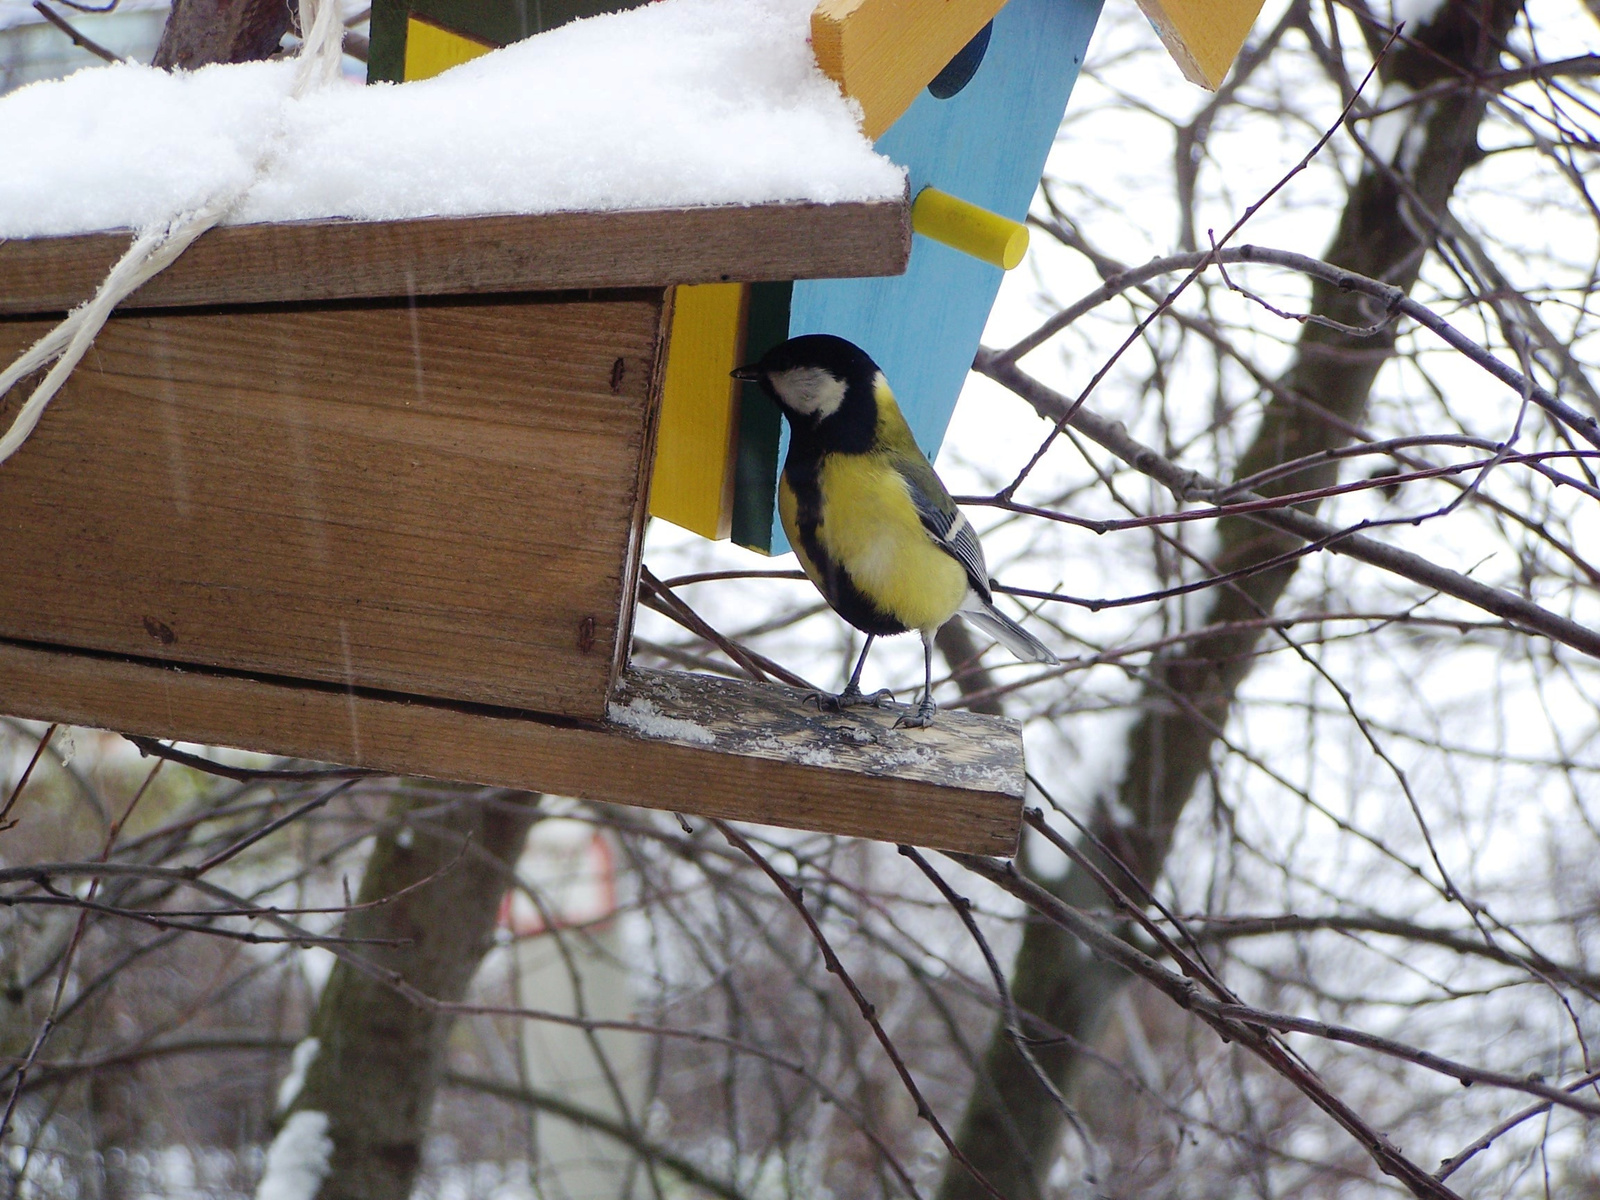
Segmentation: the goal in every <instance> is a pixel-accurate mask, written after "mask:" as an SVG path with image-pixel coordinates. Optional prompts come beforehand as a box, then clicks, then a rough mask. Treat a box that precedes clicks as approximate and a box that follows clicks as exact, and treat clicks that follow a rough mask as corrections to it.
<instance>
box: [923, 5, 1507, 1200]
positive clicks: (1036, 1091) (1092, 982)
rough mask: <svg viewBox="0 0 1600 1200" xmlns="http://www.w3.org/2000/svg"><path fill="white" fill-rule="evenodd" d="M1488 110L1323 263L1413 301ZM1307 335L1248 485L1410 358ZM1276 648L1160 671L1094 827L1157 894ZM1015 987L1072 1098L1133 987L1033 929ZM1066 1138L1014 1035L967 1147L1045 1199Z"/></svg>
mask: <svg viewBox="0 0 1600 1200" xmlns="http://www.w3.org/2000/svg"><path fill="white" fill-rule="evenodd" d="M1520 10H1521V0H1449V2H1447V3H1445V4H1444V5H1443V6H1441V7H1440V8H1439V10H1438V11H1437V13H1435V14H1434V16H1433V19H1432V20H1431V21H1429V22H1428V23H1427V24H1425V25H1420V26H1418V27H1412V28H1408V29H1407V30H1406V34H1407V37H1408V38H1409V39H1410V40H1409V41H1407V42H1397V43H1396V44H1395V47H1394V49H1393V50H1392V51H1391V53H1390V55H1389V57H1388V58H1387V59H1386V60H1385V61H1384V62H1383V64H1382V66H1381V68H1380V78H1381V79H1382V80H1383V81H1384V83H1386V84H1387V83H1401V84H1405V85H1406V86H1408V87H1410V88H1411V89H1413V90H1421V89H1422V88H1424V87H1427V86H1429V85H1430V84H1435V83H1439V82H1442V81H1447V80H1451V79H1457V80H1470V79H1471V78H1472V77H1473V76H1475V75H1478V74H1480V73H1483V72H1486V71H1490V70H1492V69H1493V68H1494V67H1495V65H1496V63H1497V61H1498V55H1499V48H1500V46H1501V45H1502V43H1503V40H1504V37H1505V35H1506V33H1507V31H1508V30H1509V29H1510V27H1511V25H1512V22H1513V21H1514V20H1515V18H1516V16H1517V14H1518V13H1519V12H1520ZM1486 106H1487V99H1486V96H1485V95H1484V94H1483V93H1482V92H1476V91H1473V90H1471V87H1470V83H1463V86H1462V88H1461V90H1460V91H1458V92H1455V93H1452V94H1450V95H1448V96H1446V97H1445V98H1443V99H1441V100H1439V101H1436V102H1434V103H1433V104H1432V105H1431V106H1426V107H1419V108H1417V109H1414V110H1411V111H1413V112H1415V113H1416V117H1415V120H1416V122H1417V129H1418V131H1419V132H1418V134H1417V135H1415V136H1418V137H1420V138H1421V144H1420V147H1418V152H1417V153H1415V154H1414V155H1411V154H1408V153H1406V152H1405V151H1402V155H1401V159H1402V161H1401V163H1400V164H1399V165H1397V166H1396V167H1395V170H1394V173H1393V175H1391V174H1389V173H1386V172H1383V171H1379V170H1375V169H1373V168H1372V167H1370V166H1369V167H1368V169H1367V170H1365V171H1364V172H1363V174H1362V175H1361V178H1360V179H1359V180H1358V181H1357V182H1356V184H1355V185H1354V186H1353V187H1352V189H1351V191H1350V195H1349V198H1348V200H1347V203H1346V206H1345V210H1344V213H1343V217H1342V219H1341V221H1340V223H1339V228H1338V232H1337V233H1336V234H1335V235H1334V238H1333V242H1332V244H1331V245H1330V246H1329V248H1328V250H1327V252H1326V254H1325V256H1324V257H1326V258H1327V259H1328V261H1330V262H1333V263H1337V264H1339V265H1341V266H1345V267H1348V268H1349V269H1351V270H1353V271H1357V272H1360V273H1361V274H1364V275H1369V276H1373V277H1376V278H1380V279H1386V280H1388V281H1389V282H1391V283H1394V284H1396V285H1398V286H1400V287H1402V288H1405V289H1406V290H1408V291H1409V290H1410V289H1411V287H1412V286H1413V285H1414V284H1415V282H1416V279H1417V274H1418V271H1419V269H1420V267H1421V261H1422V256H1423V254H1424V252H1425V251H1426V250H1427V248H1428V246H1429V245H1431V243H1432V240H1433V234H1434V231H1435V230H1436V229H1437V227H1438V226H1437V220H1438V216H1439V214H1442V213H1443V212H1444V210H1445V206H1446V204H1447V202H1448V200H1449V198H1450V195H1451V193H1452V192H1453V191H1454V190H1455V187H1456V184H1457V182H1458V181H1459V179H1460V178H1461V175H1462V172H1463V171H1464V170H1465V169H1466V168H1467V167H1468V166H1469V165H1471V163H1472V162H1474V161H1475V160H1476V157H1477V155H1478V146H1477V130H1478V126H1479V123H1480V122H1481V121H1482V119H1483V115H1484V112H1485V109H1486ZM1407 140H1408V139H1407V138H1402V139H1400V143H1401V144H1402V145H1404V144H1405V143H1406V142H1407ZM1396 177H1398V178H1399V179H1400V180H1403V181H1404V182H1403V186H1402V184H1401V183H1400V182H1397V179H1396ZM1311 311H1312V312H1314V313H1317V314H1320V315H1322V316H1325V317H1330V318H1332V319H1333V320H1335V321H1339V322H1342V323H1344V324H1347V325H1354V326H1365V325H1370V324H1371V323H1372V322H1373V321H1374V320H1375V319H1376V318H1377V317H1380V316H1381V314H1376V313H1373V312H1370V311H1368V310H1367V307H1366V304H1365V302H1364V300H1363V298H1362V297H1360V296H1358V295H1357V294H1355V293H1353V292H1341V291H1340V290H1339V289H1338V288H1336V287H1333V286H1331V285H1329V284H1326V283H1322V282H1317V283H1315V284H1314V285H1313V287H1312V300H1311ZM1303 328H1304V332H1303V333H1302V335H1301V338H1300V343H1299V346H1298V349H1297V353H1296V358H1295V362H1294V364H1293V365H1292V366H1291V367H1290V369H1289V370H1288V372H1287V373H1286V374H1285V376H1284V377H1283V379H1282V381H1281V383H1282V388H1281V389H1280V390H1279V391H1278V392H1277V393H1275V397H1274V399H1273V400H1272V401H1271V402H1270V403H1269V404H1268V405H1267V407H1266V410H1265V412H1264V414H1263V417H1262V422H1261V426H1260V428H1259V430H1258V431H1257V433H1256V435H1255V439H1254V441H1253V443H1252V444H1251V446H1250V447H1249V449H1248V450H1247V451H1246V453H1245V454H1244V456H1243V458H1242V459H1241V460H1240V462H1239V464H1238V467H1237V470H1236V474H1235V477H1236V478H1243V477H1245V476H1247V475H1252V474H1254V473H1256V472H1258V471H1261V470H1263V469H1265V468H1267V467H1270V466H1272V465H1274V464H1276V463H1281V462H1284V461H1287V460H1289V459H1294V458H1299V457H1301V456H1303V455H1308V454H1313V453H1316V452H1317V451H1319V450H1323V449H1328V448H1332V447H1335V446H1339V445H1343V444H1344V443H1345V442H1347V441H1348V440H1349V438H1348V435H1347V433H1346V432H1345V430H1346V428H1347V427H1348V425H1349V424H1355V423H1359V422H1360V421H1361V419H1362V416H1363V413H1364V411H1365V408H1366V402H1367V397H1368V393H1369V392H1370V390H1371V388H1372V383H1373V380H1374V379H1375V378H1376V376H1377V374H1378V371H1379V369H1380V367H1381V366H1382V365H1383V363H1384V361H1385V360H1386V359H1387V358H1388V357H1389V355H1390V354H1391V353H1392V351H1393V346H1394V334H1393V327H1392V326H1390V327H1389V328H1388V329H1387V330H1386V331H1385V332H1384V333H1382V334H1380V335H1378V336H1376V337H1369V338H1354V337H1352V336H1349V335H1347V334H1343V333H1340V332H1337V331H1334V330H1330V329H1327V328H1325V327H1322V326H1319V325H1315V324H1307V325H1305V326H1304V327H1303ZM1324 413H1326V414H1328V416H1326V417H1324V416H1323V415H1322V414H1324ZM1336 469H1337V468H1336V466H1334V465H1332V464H1330V465H1329V466H1327V467H1325V468H1319V469H1318V470H1316V471H1307V472H1301V473H1300V474H1297V475H1296V476H1295V477H1294V478H1293V479H1292V480H1284V481H1281V482H1278V483H1275V484H1268V485H1264V486H1262V487H1261V488H1259V489H1258V490H1260V491H1262V492H1267V493H1271V492H1274V491H1277V492H1280V493H1281V492H1285V491H1289V490H1300V489H1312V488H1317V487H1321V486H1323V485H1325V484H1329V483H1332V482H1333V480H1334V477H1335V473H1336ZM1308 507H1315V506H1314V505H1312V506H1308ZM1218 534H1219V541H1220V548H1219V553H1218V555H1217V562H1216V565H1217V568H1218V569H1219V570H1220V571H1231V570H1235V569H1237V568H1240V567H1243V566H1247V565H1248V564H1251V563H1255V562H1261V561H1264V560H1266V559H1268V558H1271V557H1273V556H1274V555H1277V554H1281V553H1283V552H1285V551H1287V550H1290V549H1293V548H1294V547H1295V546H1296V545H1297V544H1298V543H1297V542H1296V540H1295V539H1293V538H1290V537H1288V536H1286V535H1284V534H1280V533H1276V532H1274V531H1271V530H1267V529H1264V528H1262V527H1261V526H1260V525H1257V524H1253V523H1251V522H1249V521H1246V520H1244V519H1242V518H1234V519H1231V520H1224V521H1222V522H1220V524H1219V530H1218ZM1295 570H1296V564H1293V563H1291V564H1290V565H1287V566H1283V567H1279V568H1277V569H1275V570H1271V571H1267V572H1263V573H1261V574H1257V575H1252V576H1249V577H1247V578H1245V579H1244V580H1242V581H1240V582H1239V583H1237V584H1235V585H1234V586H1232V587H1230V588H1219V589H1217V590H1216V591H1215V592H1214V593H1213V599H1212V601H1211V603H1210V606H1209V609H1208V611H1207V612H1206V614H1205V617H1204V619H1203V620H1202V622H1201V624H1203V625H1210V624H1220V623H1225V622H1232V621H1240V620H1246V619H1249V618H1254V617H1257V616H1260V615H1261V614H1263V613H1270V612H1271V611H1272V610H1273V609H1274V607H1275V606H1276V604H1277V602H1278V600H1279V598H1280V597H1281V596H1282V595H1283V593H1284V591H1285V590H1286V589H1287V587H1288V585H1289V582H1290V580H1291V579H1292V578H1293V577H1294V572H1295ZM1260 637H1261V634H1260V633H1259V632H1248V633H1221V634H1209V635H1204V636H1197V637H1195V638H1194V639H1192V640H1191V641H1189V642H1188V643H1186V644H1183V645H1180V646H1178V647H1176V648H1175V649H1174V650H1173V651H1172V652H1171V654H1170V655H1168V656H1166V657H1164V658H1163V659H1160V660H1158V661H1157V662H1155V663H1154V664H1152V667H1151V670H1150V675H1149V679H1148V682H1147V683H1146V685H1145V687H1144V689H1143V694H1142V696H1141V697H1140V700H1139V702H1138V703H1137V704H1136V705H1135V707H1136V709H1137V710H1138V711H1140V712H1141V713H1143V714H1144V715H1143V716H1142V717H1141V718H1140V719H1139V721H1138V722H1137V724H1135V725H1134V727H1133V729H1132V730H1131V731H1130V732H1129V734H1128V739H1129V744H1128V752H1127V756H1126V760H1127V762H1128V764H1129V766H1128V769H1127V773H1126V775H1125V777H1124V778H1123V780H1122V781H1121V783H1120V785H1119V787H1118V794H1117V801H1118V803H1117V804H1116V805H1115V806H1110V807H1106V806H1102V807H1101V808H1100V809H1099V811H1098V812H1097V813H1096V814H1095V815H1094V817H1093V821H1092V828H1093V829H1094V832H1095V833H1096V835H1097V836H1098V837H1099V838H1100V839H1101V840H1102V841H1103V842H1104V843H1105V844H1106V845H1107V846H1109V847H1110V848H1112V850H1113V851H1115V852H1116V854H1117V855H1118V857H1119V858H1120V859H1121V860H1122V862H1123V863H1125V864H1126V865H1127V867H1128V869H1129V870H1130V871H1131V872H1132V874H1133V875H1135V876H1136V877H1137V880H1138V882H1139V883H1140V884H1142V885H1143V886H1145V887H1153V886H1154V884H1155V882H1156V879H1157V877H1158V876H1159V875H1160V873H1161V870H1162V867H1163V865H1164V864H1165V862H1166V858H1167V854H1168V852H1169V850H1170V849H1171V844H1172V835H1173V831H1174V829H1175V828H1176V827H1177V824H1178V819H1179V817H1180V816H1181V815H1182V813H1183V808H1184V805H1185V804H1186V803H1187V802H1188V800H1189V797H1190V795H1191V794H1192V793H1193V791H1194V788H1195V785H1196V783H1197V782H1198V781H1199V779H1200V778H1201V777H1202V775H1203V774H1204V773H1205V772H1206V770H1207V768H1208V767H1209V765H1210V762H1211V754H1212V749H1213V746H1214V744H1215V742H1216V740H1217V737H1218V734H1219V733H1220V732H1221V730H1222V728H1223V727H1224V726H1225V725H1226V723H1227V720H1228V716H1229V712H1230V710H1231V707H1232V704H1233V699H1234V696H1235V694H1236V693H1237V691H1238V688H1239V685H1240V683H1241V682H1243V680H1244V678H1245V677H1246V676H1247V675H1248V674H1249V671H1250V669H1251V667H1252V665H1253V658H1252V652H1253V650H1254V649H1255V646H1256V643H1257V641H1258V640H1259V638H1260ZM1113 813H1122V814H1125V815H1124V818H1123V820H1122V821H1121V822H1119V821H1118V820H1117V819H1116V817H1114V816H1113ZM1126 814H1131V816H1128V815H1126ZM1085 849H1086V850H1088V849H1089V847H1087V846H1086V847H1085ZM1101 866H1102V869H1107V870H1108V873H1110V874H1111V876H1112V877H1113V878H1121V879H1123V880H1124V882H1126V877H1125V875H1123V873H1122V872H1121V871H1120V869H1118V868H1115V867H1113V866H1112V865H1111V864H1107V863H1103V862H1102V863H1101ZM1050 886H1051V890H1052V891H1054V892H1055V893H1056V894H1057V895H1058V896H1059V897H1060V898H1061V899H1063V900H1064V901H1066V902H1067V903H1069V904H1073V905H1078V906H1082V907H1090V908H1094V907H1103V906H1104V904H1105V896H1104V895H1103V893H1102V892H1101V891H1100V888H1099V887H1098V885H1097V884H1096V883H1095V882H1094V880H1093V878H1092V877H1091V876H1090V874H1089V872H1087V871H1085V870H1083V869H1080V868H1078V867H1077V866H1073V867H1072V868H1071V869H1070V870H1069V871H1068V873H1067V874H1066V875H1065V876H1064V877H1063V879H1062V880H1061V881H1059V882H1058V883H1055V884H1053V885H1050ZM1128 890H1130V891H1131V892H1133V893H1134V894H1137V891H1138V889H1137V888H1134V887H1130V888H1129V889H1128ZM1012 976H1013V978H1012V983H1011V990H1012V995H1013V997H1014V999H1015V1002H1016V1004H1017V1006H1018V1008H1019V1009H1020V1010H1022V1011H1024V1012H1027V1013H1034V1014H1037V1015H1038V1016H1039V1017H1040V1018H1042V1019H1043V1020H1044V1021H1045V1022H1047V1023H1048V1025H1049V1026H1051V1027H1053V1028H1054V1029H1055V1030H1057V1031H1059V1032H1060V1033H1062V1034H1065V1035H1067V1039H1066V1040H1055V1039H1052V1040H1050V1041H1049V1043H1048V1044H1043V1045H1039V1046H1037V1047H1035V1049H1034V1056H1035V1058H1036V1059H1037V1060H1038V1061H1039V1063H1040V1064H1041V1065H1042V1066H1043V1068H1044V1069H1045V1070H1046V1071H1047V1072H1048V1074H1049V1075H1050V1077H1051V1078H1052V1079H1053V1080H1054V1082H1055V1083H1056V1085H1057V1086H1058V1087H1069V1086H1070V1085H1071V1083H1072V1082H1073V1078H1074V1075H1075V1072H1076V1069H1077V1068H1078V1066H1079V1063H1080V1059H1081V1056H1080V1054H1079V1052H1078V1049H1077V1046H1078V1044H1079V1043H1081V1042H1084V1041H1088V1040H1090V1039H1092V1038H1093V1037H1094V1036H1095V1034H1096V1032H1097V1031H1098V1029H1099V1027H1100V1024H1101V1022H1102V1020H1103V1019H1104V1017H1105V1015H1106V1014H1107V1012H1108V1011H1109V1009H1110V1007H1111V1002H1112V1001H1113V1000H1114V999H1115V998H1116V996H1117V994H1118V991H1119V989H1120V988H1121V986H1122V982H1123V978H1124V977H1123V975H1122V974H1121V973H1120V972H1119V971H1117V970H1116V969H1115V968H1113V967H1111V966H1110V965H1108V964H1106V963H1104V962H1101V961H1098V960H1096V959H1093V958H1091V957H1089V956H1088V955H1087V954H1086V953H1085V952H1084V951H1083V948H1082V947H1081V946H1080V945H1079V944H1078V943H1077V942H1076V941H1075V940H1073V939H1072V938H1070V937H1069V936H1068V935H1066V934H1065V933H1064V932H1062V931H1061V930H1059V929H1057V928H1056V927H1055V926H1053V925H1050V924H1048V923H1045V922H1033V923H1030V924H1028V925H1027V926H1026V929H1025V931H1024V934H1023V940H1022V945H1021V947H1020V949H1019V950H1018V954H1017V959H1016V963H1015V965H1014V968H1013V972H1012ZM1061 1131H1062V1116H1061V1113H1060V1110H1059V1108H1057V1107H1056V1106H1055V1105H1054V1104H1053V1103H1052V1102H1051V1100H1050V1099H1049V1098H1048V1096H1047V1095H1046V1093H1045V1091H1044V1089H1043V1088H1042V1087H1041V1085H1040V1083H1039V1081H1038V1080H1037V1079H1036V1078H1035V1077H1034V1075H1033V1073H1032V1069H1031V1068H1030V1067H1029V1065H1028V1064H1026V1063H1025V1062H1024V1061H1023V1059H1022V1058H1021V1056H1020V1055H1019V1054H1018V1053H1017V1052H1016V1050H1015V1049H1014V1048H1013V1047H1012V1045H1011V1042H1010V1040H1009V1039H1008V1038H1007V1036H1006V1031H1005V1030H1004V1028H1003V1027H1001V1026H998V1025H997V1026H996V1027H995V1029H994V1031H993V1032H992V1034H991V1036H990V1040H989V1043H988V1047H987V1049H986V1052H985V1056H984V1061H983V1066H982V1069H981V1071H980V1075H979V1078H978V1079H977V1080H976V1082H975V1084H974V1088H973V1092H972V1095H971V1097H970V1098H969V1100H968V1105H967V1110H966V1113H965V1115H964V1116H963V1119H962V1123H961V1127H960V1131H959V1134H958V1142H959V1144H960V1146H961V1149H962V1150H963V1151H964V1152H965V1153H966V1154H967V1155H968V1157H969V1158H970V1159H971V1160H972V1162H973V1163H974V1164H975V1166H976V1167H977V1168H978V1170H979V1171H980V1172H982V1174H983V1175H984V1176H985V1177H986V1178H987V1179H988V1180H989V1181H990V1182H991V1183H993V1184H994V1185H996V1186H997V1187H998V1188H999V1189H1000V1191H1001V1192H1002V1193H1004V1194H1005V1195H1006V1196H1008V1197H1013V1198H1015V1200H1023V1198H1032V1197H1041V1196H1043V1195H1044V1190H1043V1184H1042V1176H1043V1175H1044V1174H1045V1173H1046V1171H1047V1170H1048V1167H1049V1165H1050V1163H1051V1161H1052V1160H1053V1158H1054V1157H1055V1150H1056V1146H1057V1144H1058V1142H1059V1139H1060V1136H1061ZM984 1195H985V1193H984V1191H983V1190H982V1188H981V1187H980V1186H979V1185H978V1184H977V1183H976V1181H975V1180H974V1179H973V1178H972V1176H971V1175H970V1174H969V1173H968V1172H966V1171H965V1170H963V1169H962V1168H961V1167H959V1166H956V1165H951V1166H949V1167H947V1169H946V1173H945V1177H944V1180H943V1183H942V1186H941V1188H940V1190H939V1196H940V1200H969V1198H972V1200H976V1198H977V1197H980V1196H984Z"/></svg>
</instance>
